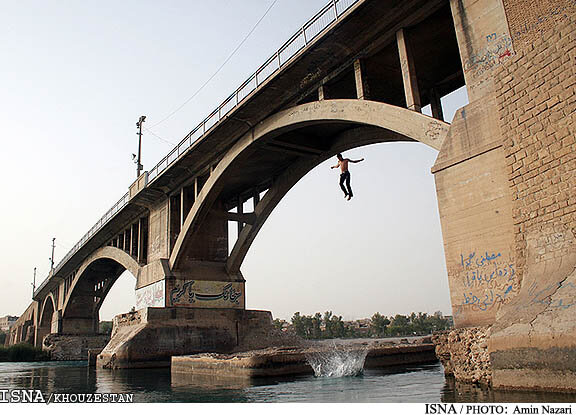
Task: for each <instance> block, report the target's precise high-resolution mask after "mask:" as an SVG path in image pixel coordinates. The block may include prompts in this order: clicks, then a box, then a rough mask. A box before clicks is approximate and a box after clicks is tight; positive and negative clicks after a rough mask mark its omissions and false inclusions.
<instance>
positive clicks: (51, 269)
mask: <svg viewBox="0 0 576 415" xmlns="http://www.w3.org/2000/svg"><path fill="white" fill-rule="evenodd" d="M55 241H56V238H52V256H51V257H50V271H54V248H55V247H56V244H55Z"/></svg>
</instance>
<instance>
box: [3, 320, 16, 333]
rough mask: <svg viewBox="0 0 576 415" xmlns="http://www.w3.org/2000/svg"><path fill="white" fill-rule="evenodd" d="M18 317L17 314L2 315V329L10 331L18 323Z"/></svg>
mask: <svg viewBox="0 0 576 415" xmlns="http://www.w3.org/2000/svg"><path fill="white" fill-rule="evenodd" d="M16 320H18V317H16V316H4V317H0V330H2V331H6V332H8V331H10V328H11V327H12V326H13V325H14V323H16Z"/></svg>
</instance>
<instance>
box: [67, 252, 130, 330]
mask: <svg viewBox="0 0 576 415" xmlns="http://www.w3.org/2000/svg"><path fill="white" fill-rule="evenodd" d="M126 270H128V271H129V272H130V273H131V274H132V275H133V276H134V277H135V278H137V277H138V273H139V270H140V265H139V264H138V262H137V261H136V260H135V259H134V258H133V257H132V256H130V255H129V254H128V253H126V252H124V251H123V250H121V249H119V248H115V247H112V246H105V247H102V248H100V249H98V250H97V251H95V252H94V253H93V254H92V255H90V256H89V257H88V258H87V259H86V260H85V261H84V263H83V265H82V266H81V267H80V268H79V269H78V271H77V273H76V276H75V278H74V280H73V282H72V284H71V286H70V289H69V291H68V293H67V295H66V297H65V298H64V303H63V307H62V333H64V334H81V333H97V332H98V323H99V311H100V307H101V306H102V303H103V301H104V299H105V298H106V296H107V295H108V292H109V291H110V289H111V288H112V286H113V285H114V283H115V282H116V280H117V279H118V278H119V277H120V275H122V273H123V272H124V271H126Z"/></svg>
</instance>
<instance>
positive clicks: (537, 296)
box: [528, 281, 576, 310]
mask: <svg viewBox="0 0 576 415" xmlns="http://www.w3.org/2000/svg"><path fill="white" fill-rule="evenodd" d="M528 298H529V304H544V305H546V306H547V307H548V308H550V309H560V310H566V309H568V308H570V307H572V306H574V305H575V304H576V285H574V284H573V283H571V282H568V283H566V282H562V281H560V282H555V283H552V284H548V285H546V286H544V288H542V287H540V286H539V285H538V283H537V282H534V283H532V285H530V288H529V289H528Z"/></svg>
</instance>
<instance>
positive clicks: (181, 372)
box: [172, 343, 438, 378]
mask: <svg viewBox="0 0 576 415" xmlns="http://www.w3.org/2000/svg"><path fill="white" fill-rule="evenodd" d="M366 347H368V346H363V345H354V346H349V347H346V348H345V349H344V350H346V351H351V352H353V351H360V350H362V349H365V348H366ZM369 347H370V350H369V351H368V354H367V356H366V360H365V363H364V368H370V369H373V368H379V367H387V366H396V365H406V364H417V363H433V362H437V361H438V359H437V357H436V353H435V350H434V349H435V347H434V345H433V344H408V345H398V344H396V345H391V344H390V343H383V344H379V343H374V344H373V345H371V346H369ZM331 351H334V348H333V347H331V346H330V345H323V346H315V347H306V348H300V347H299V348H295V347H294V348H288V347H275V348H268V349H263V350H253V351H250V352H243V353H234V354H214V353H205V354H196V355H189V356H174V357H172V373H173V374H177V376H179V377H180V378H182V377H184V376H186V375H190V376H197V375H199V376H207V375H208V376H214V377H248V378H252V377H254V378H255V377H272V376H289V375H311V374H314V371H313V369H312V367H311V366H310V364H309V363H308V360H307V359H306V355H310V354H316V353H330V352H331Z"/></svg>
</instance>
